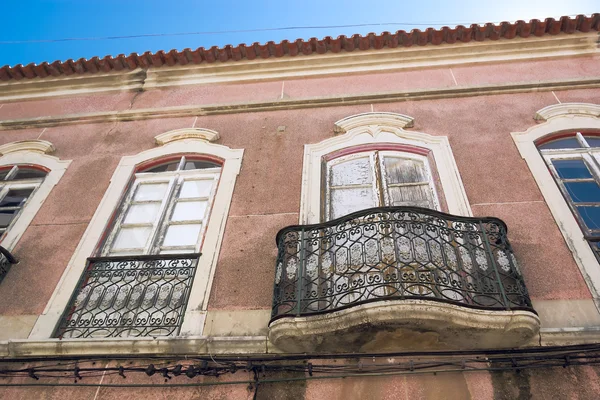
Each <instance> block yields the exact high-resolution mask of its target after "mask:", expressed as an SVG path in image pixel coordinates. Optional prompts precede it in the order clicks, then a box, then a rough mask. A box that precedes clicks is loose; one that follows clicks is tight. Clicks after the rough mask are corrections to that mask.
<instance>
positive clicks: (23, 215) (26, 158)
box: [0, 140, 71, 250]
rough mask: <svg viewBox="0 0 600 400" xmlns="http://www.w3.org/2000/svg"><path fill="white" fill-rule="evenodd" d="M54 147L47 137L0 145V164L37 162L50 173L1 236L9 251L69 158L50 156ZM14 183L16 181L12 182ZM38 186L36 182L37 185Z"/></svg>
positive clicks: (66, 165) (60, 175)
mask: <svg viewBox="0 0 600 400" xmlns="http://www.w3.org/2000/svg"><path fill="white" fill-rule="evenodd" d="M54 150H55V148H54V146H53V145H52V143H50V142H48V141H46V140H24V141H20V142H12V143H7V144H4V145H2V146H0V154H1V155H2V156H1V157H0V167H4V166H9V165H37V166H39V167H43V168H45V169H47V170H48V171H49V172H48V173H47V174H46V176H45V177H44V178H43V180H42V181H41V183H39V186H37V188H36V189H35V190H34V191H33V193H32V194H31V196H30V197H29V199H27V202H26V203H25V205H24V206H23V208H22V210H21V212H20V213H19V214H18V215H17V216H16V217H15V219H14V220H13V221H12V222H11V224H10V226H9V227H8V229H7V231H6V234H5V235H4V237H3V238H2V242H0V245H2V246H3V247H4V248H6V249H8V250H12V249H14V247H15V246H16V245H17V243H18V242H19V239H21V236H23V234H24V233H25V230H27V227H29V225H30V224H31V221H32V220H33V218H34V217H35V215H36V214H37V213H38V211H39V210H40V208H41V207H42V204H44V201H45V200H46V198H47V197H48V195H49V194H50V192H51V191H52V188H53V187H54V186H55V185H56V184H57V183H58V182H59V181H60V179H61V178H62V176H63V175H64V173H65V171H66V170H67V167H68V166H69V165H70V164H71V161H70V160H60V159H58V158H57V157H54V156H51V155H49V154H48V153H52V152H53V151H54ZM15 182H16V181H15ZM36 185H38V184H36Z"/></svg>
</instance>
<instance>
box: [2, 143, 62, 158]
mask: <svg viewBox="0 0 600 400" xmlns="http://www.w3.org/2000/svg"><path fill="white" fill-rule="evenodd" d="M55 150H56V149H55V148H54V145H53V144H52V143H50V142H48V141H47V140H37V139H36V140H21V141H19V142H12V143H6V144H3V145H2V146H0V156H3V155H6V154H9V153H14V152H18V151H32V152H35V153H41V154H50V153H53V152H54V151H55Z"/></svg>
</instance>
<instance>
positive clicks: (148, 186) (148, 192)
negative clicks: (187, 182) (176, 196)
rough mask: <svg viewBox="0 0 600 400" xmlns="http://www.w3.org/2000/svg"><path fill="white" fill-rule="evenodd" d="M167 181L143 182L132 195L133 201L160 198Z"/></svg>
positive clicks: (164, 192) (163, 194)
mask: <svg viewBox="0 0 600 400" xmlns="http://www.w3.org/2000/svg"><path fill="white" fill-rule="evenodd" d="M168 186H169V185H168V184H167V183H143V184H141V185H139V186H138V188H137V192H136V193H135V196H134V197H133V200H135V201H148V200H162V199H163V198H164V197H165V194H166V192H167V187H168Z"/></svg>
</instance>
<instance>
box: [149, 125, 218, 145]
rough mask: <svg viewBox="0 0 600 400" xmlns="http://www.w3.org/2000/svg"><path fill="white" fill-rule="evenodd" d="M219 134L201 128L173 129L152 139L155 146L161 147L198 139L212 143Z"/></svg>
mask: <svg viewBox="0 0 600 400" xmlns="http://www.w3.org/2000/svg"><path fill="white" fill-rule="evenodd" d="M219 138H220V136H219V133H218V132H216V131H213V130H210V129H203V128H183V129H175V130H172V131H169V132H165V133H161V134H160V135H156V136H155V137H154V141H155V142H156V144H157V145H159V146H162V145H165V144H167V143H171V142H175V141H177V140H184V139H199V140H204V141H206V142H214V141H216V140H219Z"/></svg>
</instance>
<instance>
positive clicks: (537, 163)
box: [511, 103, 600, 310]
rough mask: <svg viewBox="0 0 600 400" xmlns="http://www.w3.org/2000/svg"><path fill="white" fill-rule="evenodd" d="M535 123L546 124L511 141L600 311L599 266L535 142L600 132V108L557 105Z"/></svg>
mask: <svg viewBox="0 0 600 400" xmlns="http://www.w3.org/2000/svg"><path fill="white" fill-rule="evenodd" d="M534 118H535V120H537V121H541V122H543V123H541V124H539V125H535V126H532V127H531V128H529V129H527V130H526V131H524V132H512V133H511V135H512V138H513V140H514V142H515V144H516V146H517V148H518V150H519V152H520V154H521V157H523V159H524V160H525V162H526V163H527V165H528V166H529V169H530V171H531V173H532V175H533V178H534V179H535V181H536V183H537V185H538V187H539V189H540V192H541V193H542V196H543V197H544V200H545V202H546V204H547V205H548V208H549V209H550V212H551V213H552V216H553V217H554V219H555V221H556V224H557V225H558V228H559V230H560V231H561V233H562V235H563V237H564V239H565V242H566V244H567V246H568V248H569V250H570V251H571V252H572V253H573V257H574V259H575V262H576V263H577V266H578V267H579V269H580V271H581V274H582V275H583V278H584V279H585V281H586V283H587V285H588V287H589V289H590V291H591V293H592V297H593V299H594V303H595V304H596V307H597V308H598V309H599V310H600V265H599V263H598V261H597V259H596V257H595V256H594V253H593V251H592V249H591V248H590V246H589V244H588V242H587V241H586V240H585V239H584V237H583V236H584V235H583V232H582V230H581V228H580V227H579V224H578V223H577V220H576V218H575V216H574V215H573V213H572V212H571V209H570V208H569V205H568V203H567V201H566V200H565V198H564V196H563V195H562V193H561V192H560V189H559V187H558V185H557V184H556V182H555V180H554V177H553V176H552V174H551V172H550V171H549V170H548V167H547V166H546V163H545V162H544V159H543V157H542V156H541V155H540V153H539V151H538V149H537V146H536V142H537V141H539V139H541V138H543V137H547V136H549V135H553V134H557V133H560V132H564V131H579V130H588V129H600V105H596V104H586V103H563V104H555V105H551V106H548V107H545V108H543V109H541V110H539V111H538V112H537V113H536V114H535V116H534Z"/></svg>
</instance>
